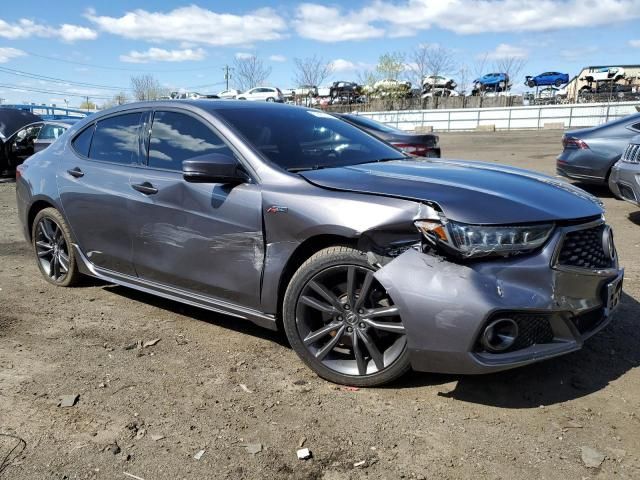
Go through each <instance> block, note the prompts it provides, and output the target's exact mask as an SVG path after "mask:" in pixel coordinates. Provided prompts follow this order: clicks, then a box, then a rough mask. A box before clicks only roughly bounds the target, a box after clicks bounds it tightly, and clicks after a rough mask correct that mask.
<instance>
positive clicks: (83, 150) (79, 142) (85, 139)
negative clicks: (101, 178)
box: [71, 125, 95, 157]
mask: <svg viewBox="0 0 640 480" xmlns="http://www.w3.org/2000/svg"><path fill="white" fill-rule="evenodd" d="M94 127H95V125H91V126H90V127H88V128H85V129H84V130H83V131H82V132H81V133H80V135H78V136H76V138H74V139H73V142H71V144H72V145H73V148H74V150H75V151H76V152H78V153H79V154H80V155H82V156H83V157H88V156H89V148H90V147H91V137H93V129H94Z"/></svg>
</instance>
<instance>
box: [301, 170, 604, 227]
mask: <svg viewBox="0 0 640 480" xmlns="http://www.w3.org/2000/svg"><path fill="white" fill-rule="evenodd" d="M300 175H302V176H303V177H304V178H305V179H306V180H307V181H309V182H311V183H312V184H314V185H316V186H318V187H322V188H327V189H331V190H339V191H348V192H357V193H366V194H374V195H385V196H390V197H396V198H403V199H407V200H415V201H419V202H428V203H434V204H437V205H438V206H439V207H440V209H441V210H442V211H443V213H444V214H445V215H446V216H447V218H449V219H451V220H455V221H458V222H463V223H476V224H486V225H488V224H492V225H499V224H517V223H529V222H549V221H558V220H570V219H578V218H585V217H593V216H597V215H600V214H602V212H603V210H602V208H601V203H600V202H599V200H598V199H596V198H595V197H594V196H592V195H590V194H588V193H587V192H585V191H583V190H581V189H579V188H577V187H574V186H572V185H570V184H568V183H567V182H565V181H563V180H557V179H555V178H552V177H548V176H545V175H542V174H537V173H534V172H530V171H527V170H522V169H518V168H513V167H505V166H501V165H500V166H499V165H495V164H490V163H483V162H464V161H450V160H447V161H440V160H427V159H420V160H400V161H391V162H381V163H367V164H362V165H355V166H349V167H338V168H326V169H320V170H311V171H306V172H301V173H300Z"/></svg>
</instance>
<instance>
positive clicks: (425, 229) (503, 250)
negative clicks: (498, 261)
mask: <svg viewBox="0 0 640 480" xmlns="http://www.w3.org/2000/svg"><path fill="white" fill-rule="evenodd" d="M415 226H416V227H417V228H418V230H420V231H421V232H422V234H423V235H424V237H425V239H426V240H427V241H429V242H430V243H431V244H432V245H444V246H446V247H449V248H451V249H453V250H454V251H455V252H456V253H458V254H460V255H461V256H463V257H482V256H487V255H504V256H506V255H513V254H516V253H521V252H527V251H530V250H534V249H536V248H538V247H540V246H541V245H543V244H544V243H545V242H546V241H547V239H548V238H549V235H551V232H552V231H553V224H549V223H546V224H539V225H524V226H484V225H469V224H465V223H458V222H452V221H450V220H447V219H446V218H442V219H441V221H437V220H418V221H417V222H415Z"/></svg>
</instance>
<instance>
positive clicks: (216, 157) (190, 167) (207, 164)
mask: <svg viewBox="0 0 640 480" xmlns="http://www.w3.org/2000/svg"><path fill="white" fill-rule="evenodd" d="M182 176H183V178H184V179H185V180H186V181H187V182H191V183H226V184H232V185H239V184H241V183H245V182H246V181H247V180H248V179H249V177H248V176H247V174H246V173H245V172H244V170H243V169H242V166H240V164H239V163H238V160H236V159H235V158H234V157H232V156H229V155H224V154H222V153H210V154H207V155H200V156H198V157H194V158H191V159H189V160H185V161H184V162H182Z"/></svg>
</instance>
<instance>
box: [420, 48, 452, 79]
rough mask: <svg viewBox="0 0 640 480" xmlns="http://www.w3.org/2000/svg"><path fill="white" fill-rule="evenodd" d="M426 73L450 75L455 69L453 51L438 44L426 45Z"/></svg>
mask: <svg viewBox="0 0 640 480" xmlns="http://www.w3.org/2000/svg"><path fill="white" fill-rule="evenodd" d="M424 48H425V50H426V58H427V73H429V75H451V74H452V73H453V72H454V71H455V70H456V61H455V58H454V56H453V52H452V51H451V50H449V49H448V48H445V47H441V46H440V45H426V46H425V47H424Z"/></svg>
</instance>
